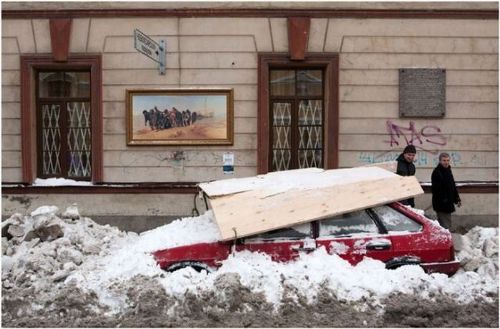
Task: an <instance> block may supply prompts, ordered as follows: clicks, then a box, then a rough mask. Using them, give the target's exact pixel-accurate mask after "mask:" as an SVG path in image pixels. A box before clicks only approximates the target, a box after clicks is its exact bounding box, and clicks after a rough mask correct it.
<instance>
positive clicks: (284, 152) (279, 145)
mask: <svg viewBox="0 0 500 329" xmlns="http://www.w3.org/2000/svg"><path fill="white" fill-rule="evenodd" d="M291 108H292V106H291V104H290V103H274V104H273V171H280V170H288V169H290V160H291V153H290V148H291V129H290V125H291Z"/></svg>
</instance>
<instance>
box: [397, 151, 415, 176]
mask: <svg viewBox="0 0 500 329" xmlns="http://www.w3.org/2000/svg"><path fill="white" fill-rule="evenodd" d="M396 161H397V162H398V169H397V170H396V174H398V175H399V176H415V165H414V164H413V162H408V161H406V160H405V156H404V154H403V153H401V154H400V155H399V156H398V158H397V159H396Z"/></svg>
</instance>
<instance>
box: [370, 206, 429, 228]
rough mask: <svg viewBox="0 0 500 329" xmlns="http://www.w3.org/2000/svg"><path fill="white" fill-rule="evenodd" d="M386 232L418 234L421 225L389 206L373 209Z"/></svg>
mask: <svg viewBox="0 0 500 329" xmlns="http://www.w3.org/2000/svg"><path fill="white" fill-rule="evenodd" d="M373 211H374V212H375V213H376V214H377V216H378V218H379V219H380V221H381V222H382V224H383V225H384V226H385V228H386V229H387V231H388V232H419V231H421V230H422V225H421V224H420V223H417V222H415V221H414V220H412V219H410V218H409V217H407V216H406V215H404V214H402V213H400V212H399V211H397V210H395V209H392V208H391V207H389V206H381V207H376V208H373Z"/></svg>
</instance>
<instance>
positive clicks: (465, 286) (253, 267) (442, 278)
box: [161, 248, 498, 306]
mask: <svg viewBox="0 0 500 329" xmlns="http://www.w3.org/2000/svg"><path fill="white" fill-rule="evenodd" d="M223 273H237V274H238V275H239V277H240V281H241V283H242V284H243V285H244V286H246V287H248V288H249V289H250V290H251V291H253V292H256V293H264V295H265V296H266V299H267V300H268V301H269V302H271V303H274V304H279V303H280V302H281V301H282V300H283V299H284V298H293V299H297V298H298V297H299V296H305V297H306V298H307V301H308V303H312V302H314V301H316V299H317V296H318V295H319V294H320V292H321V291H323V290H324V289H329V290H330V291H331V292H332V294H333V295H334V296H335V297H336V298H337V299H338V300H340V301H346V302H361V301H362V302H367V303H368V304H371V305H372V306H380V300H381V299H383V298H385V297H388V296H389V295H391V294H393V293H402V294H407V295H408V294H409V295H417V296H421V297H424V298H433V297H435V296H437V295H447V296H449V297H451V298H453V299H455V300H456V301H457V302H461V303H468V302H472V301H473V300H475V299H476V298H482V297H485V296H487V295H489V294H494V293H495V292H496V291H497V290H498V284H497V282H496V280H493V279H489V278H484V277H482V276H481V275H479V274H477V273H474V272H461V273H459V274H457V275H455V276H453V277H451V278H448V276H446V275H445V274H440V273H433V274H430V275H428V274H426V273H425V272H424V271H423V269H422V268H421V267H419V266H403V267H400V268H398V269H395V270H387V269H386V268H385V264H384V263H383V262H381V261H377V260H374V259H370V258H365V259H364V260H363V261H362V262H360V263H359V264H358V265H357V266H352V265H350V264H349V263H348V262H347V261H345V260H343V259H342V258H340V257H339V256H337V255H329V254H328V253H327V252H326V250H325V249H324V248H319V249H317V250H316V251H315V252H313V253H312V254H308V255H304V254H303V255H301V257H300V258H299V259H298V260H297V261H295V262H291V263H277V262H273V261H272V260H271V259H270V257H269V256H268V255H264V254H258V253H251V252H248V251H244V252H239V253H236V254H235V255H234V256H231V257H229V258H228V259H227V260H226V261H225V262H223V265H222V267H221V268H220V269H219V270H218V271H217V273H206V272H201V273H198V272H195V271H194V270H192V269H182V270H179V271H176V272H173V273H170V274H168V275H167V276H166V277H165V278H164V279H161V282H162V284H163V286H164V287H165V289H166V291H167V293H168V294H171V295H174V296H178V297H180V296H183V295H184V294H186V293H187V292H190V293H194V294H196V293H198V292H201V291H205V290H207V289H211V288H212V287H213V285H214V280H216V279H217V277H218V276H219V275H222V274H223ZM287 291H288V293H289V292H292V293H293V294H292V295H287Z"/></svg>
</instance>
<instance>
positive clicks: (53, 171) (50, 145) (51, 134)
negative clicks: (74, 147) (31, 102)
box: [42, 104, 61, 175]
mask: <svg viewBox="0 0 500 329" xmlns="http://www.w3.org/2000/svg"><path fill="white" fill-rule="evenodd" d="M60 115H61V106H60V105H56V104H52V105H43V106H42V172H43V174H44V175H59V174H60V173H61V162H60V157H59V155H60V153H61V130H60V127H59V117H60Z"/></svg>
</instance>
